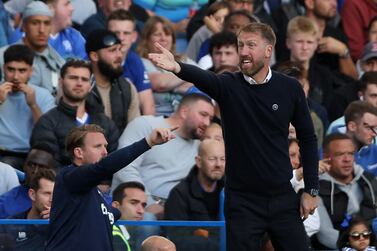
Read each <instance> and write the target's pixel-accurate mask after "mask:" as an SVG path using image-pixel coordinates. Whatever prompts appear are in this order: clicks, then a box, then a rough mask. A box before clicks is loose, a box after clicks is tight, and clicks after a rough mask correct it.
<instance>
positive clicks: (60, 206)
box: [46, 124, 174, 251]
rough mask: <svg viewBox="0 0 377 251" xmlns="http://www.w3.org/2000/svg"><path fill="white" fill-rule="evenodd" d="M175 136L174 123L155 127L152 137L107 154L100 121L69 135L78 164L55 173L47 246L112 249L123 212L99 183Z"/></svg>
mask: <svg viewBox="0 0 377 251" xmlns="http://www.w3.org/2000/svg"><path fill="white" fill-rule="evenodd" d="M172 138H174V135H173V134H172V133H171V131H170V130H169V129H156V130H154V131H153V132H152V133H151V135H150V136H149V137H148V138H145V139H142V140H140V141H138V142H136V143H134V144H132V145H130V146H128V147H125V148H122V149H120V150H118V151H116V152H113V153H111V154H110V155H108V156H107V151H106V146H107V141H106V138H105V136H104V131H103V129H102V128H101V127H99V126H97V125H93V124H88V125H83V126H81V127H77V128H74V129H73V130H72V131H71V132H70V133H69V134H68V136H67V138H66V149H67V152H68V154H70V156H71V158H72V163H73V164H72V165H70V166H67V167H65V168H63V169H62V170H61V172H60V173H59V174H58V176H57V178H56V183H55V188H54V193H53V201H52V207H51V213H50V229H49V238H48V242H47V244H46V250H54V251H60V250H62V251H63V250H64V251H66V250H70V251H73V250H80V251H82V250H91V251H95V250H98V251H108V250H110V251H111V250H113V246H112V224H113V223H114V222H115V221H116V220H117V219H119V217H120V212H119V211H118V210H117V209H115V208H112V207H110V206H109V205H108V204H107V203H106V202H105V200H104V198H103V196H102V194H101V192H100V191H99V190H98V189H97V185H98V184H99V183H100V181H101V180H105V179H111V176H112V174H113V173H115V172H117V171H119V170H120V169H122V168H124V167H125V166H127V165H128V164H129V163H131V162H132V161H133V160H134V159H136V158H137V157H138V156H139V155H141V154H142V153H144V152H145V151H147V150H148V149H149V148H150V147H152V146H153V145H156V144H162V143H165V142H167V141H168V140H170V139H172Z"/></svg>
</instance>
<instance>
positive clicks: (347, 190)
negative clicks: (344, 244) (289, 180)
mask: <svg viewBox="0 0 377 251" xmlns="http://www.w3.org/2000/svg"><path fill="white" fill-rule="evenodd" d="M355 151H356V148H355V145H354V144H353V142H352V140H351V138H349V137H348V136H347V135H346V134H339V133H336V134H331V135H329V136H327V137H326V138H325V140H324V143H323V155H324V157H325V158H330V161H329V164H330V166H331V167H330V170H329V171H328V172H325V173H323V174H322V175H321V176H320V177H319V178H320V180H319V184H320V186H319V195H320V198H321V200H320V204H319V207H318V209H317V210H318V213H319V217H320V229H319V232H318V233H317V234H316V237H317V239H318V241H319V243H316V242H314V243H313V247H314V248H315V249H319V250H323V249H336V248H337V246H336V242H337V240H338V238H339V232H340V230H341V228H342V226H341V224H342V222H344V220H345V218H347V215H354V214H359V215H360V216H362V217H363V218H364V219H366V220H367V221H370V220H372V219H373V218H375V217H376V216H377V213H376V210H375V207H374V205H375V203H376V199H375V198H376V196H377V180H376V179H375V176H374V175H373V174H371V173H369V172H366V171H364V169H363V168H362V167H361V166H359V165H357V164H356V163H355V159H354V154H355Z"/></svg>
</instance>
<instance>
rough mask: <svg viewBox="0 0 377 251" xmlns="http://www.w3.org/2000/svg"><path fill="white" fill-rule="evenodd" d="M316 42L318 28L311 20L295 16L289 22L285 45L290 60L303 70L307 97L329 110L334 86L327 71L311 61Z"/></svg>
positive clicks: (330, 74) (316, 45) (317, 39)
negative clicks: (288, 51)
mask: <svg viewBox="0 0 377 251" xmlns="http://www.w3.org/2000/svg"><path fill="white" fill-rule="evenodd" d="M318 41H319V30H318V26H317V25H316V24H315V23H314V22H313V21H312V20H311V19H309V18H308V17H304V16H297V17H295V18H293V19H292V20H291V21H289V23H288V28H287V40H286V45H287V48H288V49H289V50H290V60H291V61H292V62H296V63H298V64H300V65H301V66H302V67H303V68H304V70H305V75H306V77H307V79H308V80H309V85H310V90H309V97H310V98H312V99H313V100H315V101H317V102H318V103H320V104H322V105H324V106H325V107H326V108H327V109H329V107H330V105H331V98H332V94H333V88H334V86H335V85H336V84H335V81H334V78H333V74H332V73H331V72H330V71H329V70H328V69H326V68H325V67H323V66H321V65H319V64H317V63H315V62H313V61H312V60H311V59H312V58H313V56H314V54H315V52H316V50H317V48H318Z"/></svg>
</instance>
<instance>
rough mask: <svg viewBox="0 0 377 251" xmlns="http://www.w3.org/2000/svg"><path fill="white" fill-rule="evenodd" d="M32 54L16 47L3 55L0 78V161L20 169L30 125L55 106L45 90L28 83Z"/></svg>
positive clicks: (26, 150)
mask: <svg viewBox="0 0 377 251" xmlns="http://www.w3.org/2000/svg"><path fill="white" fill-rule="evenodd" d="M33 61H34V52H33V51H32V50H31V49H29V48H28V47H27V46H25V45H21V44H16V45H12V46H10V47H8V48H7V49H6V50H5V52H4V63H5V64H4V78H5V81H4V82H3V83H1V84H0V149H1V150H0V161H2V162H5V163H8V164H9V165H11V166H13V167H15V168H18V169H21V168H22V166H23V162H24V161H25V158H26V155H27V153H28V152H29V150H30V144H29V139H30V136H31V132H32V129H33V127H34V124H35V123H37V121H38V119H39V118H40V117H41V116H42V114H43V113H45V112H47V111H48V110H50V109H51V108H53V107H54V106H55V99H54V98H53V97H52V95H51V94H50V93H49V91H48V90H46V89H44V88H42V87H39V86H36V85H33V84H31V83H30V82H29V80H30V78H31V75H32V73H33Z"/></svg>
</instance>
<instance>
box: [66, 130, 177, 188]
mask: <svg viewBox="0 0 377 251" xmlns="http://www.w3.org/2000/svg"><path fill="white" fill-rule="evenodd" d="M175 129H176V128H170V129H169V128H159V129H155V130H153V131H152V133H151V134H150V135H149V136H148V137H146V138H145V139H142V140H140V141H138V142H136V143H134V144H132V145H130V146H127V147H124V148H122V149H119V150H117V151H115V152H113V153H111V154H109V155H108V156H106V157H105V158H103V159H102V160H100V161H99V162H97V163H95V164H88V165H84V166H80V167H77V168H75V169H73V170H71V171H69V172H67V173H65V174H64V178H63V179H64V182H65V183H66V185H67V187H68V189H69V190H70V191H71V192H83V191H87V190H90V189H92V188H93V187H94V186H96V185H98V184H99V182H100V181H101V180H104V179H106V178H110V177H111V175H112V174H114V173H116V172H117V171H119V170H120V169H122V168H123V167H125V166H127V165H128V164H130V163H131V162H132V161H133V160H135V159H136V158H137V157H138V156H140V155H141V154H143V153H144V152H145V151H147V150H148V149H149V148H150V147H153V146H154V145H159V144H163V143H165V142H168V141H169V140H171V139H174V138H175V135H174V134H173V133H172V131H174V130H175Z"/></svg>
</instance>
